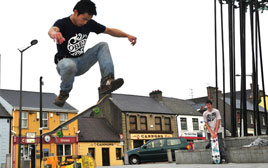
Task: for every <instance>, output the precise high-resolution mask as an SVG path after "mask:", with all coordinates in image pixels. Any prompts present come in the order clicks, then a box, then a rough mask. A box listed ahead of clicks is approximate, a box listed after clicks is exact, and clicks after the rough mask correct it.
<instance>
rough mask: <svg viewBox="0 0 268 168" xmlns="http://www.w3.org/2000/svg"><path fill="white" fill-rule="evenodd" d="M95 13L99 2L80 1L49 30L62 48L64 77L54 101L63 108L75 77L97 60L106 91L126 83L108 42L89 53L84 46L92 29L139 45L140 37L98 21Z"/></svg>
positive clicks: (102, 89)
mask: <svg viewBox="0 0 268 168" xmlns="http://www.w3.org/2000/svg"><path fill="white" fill-rule="evenodd" d="M93 15H97V12H96V6H95V4H94V3H93V2H92V1H90V0H80V1H79V2H78V3H77V4H76V5H75V7H74V9H73V14H72V15H71V16H69V17H65V18H63V19H59V20H57V21H56V22H55V23H54V25H53V26H52V27H51V28H50V30H49V32H48V34H49V36H50V38H52V39H53V40H54V41H56V44H57V50H58V52H57V53H56V55H55V59H54V62H55V63H56V64H57V71H58V73H59V75H60V76H61V84H60V94H59V96H57V97H56V99H55V101H54V104H55V105H57V106H60V107H62V106H63V105H64V103H65V101H66V100H67V98H68V97H69V93H70V91H71V90H72V87H73V83H74V78H75V76H79V75H82V74H84V73H85V72H87V71H88V70H89V69H90V68H91V67H92V66H93V65H94V64H95V63H96V62H98V63H99V66H100V71H101V77H102V78H101V82H100V92H101V93H102V94H107V93H111V92H113V91H114V90H116V89H118V88H120V87H121V86H122V85H123V83H124V81H123V79H122V78H119V79H115V78H114V66H113V61H112V57H111V54H110V51H109V47H108V44H107V43H105V42H101V43H98V44H97V45H95V46H93V47H92V48H89V49H88V50H87V51H86V52H84V47H85V44H86V41H87V38H88V35H89V33H90V32H94V33H96V34H99V33H105V34H109V35H111V36H114V37H126V38H128V40H129V41H130V42H131V44H132V45H135V44H136V40H137V38H136V37H135V36H132V35H130V34H127V33H125V32H123V31H121V30H118V29H115V28H108V27H106V26H104V25H102V24H100V23H97V22H96V21H95V20H93V19H92V18H93Z"/></svg>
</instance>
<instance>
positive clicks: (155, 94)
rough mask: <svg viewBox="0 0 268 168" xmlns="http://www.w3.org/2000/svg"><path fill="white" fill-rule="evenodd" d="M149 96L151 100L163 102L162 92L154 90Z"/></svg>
mask: <svg viewBox="0 0 268 168" xmlns="http://www.w3.org/2000/svg"><path fill="white" fill-rule="evenodd" d="M149 95H150V97H151V98H153V99H155V100H156V101H162V91H161V90H154V91H152V92H151V93H150V94H149Z"/></svg>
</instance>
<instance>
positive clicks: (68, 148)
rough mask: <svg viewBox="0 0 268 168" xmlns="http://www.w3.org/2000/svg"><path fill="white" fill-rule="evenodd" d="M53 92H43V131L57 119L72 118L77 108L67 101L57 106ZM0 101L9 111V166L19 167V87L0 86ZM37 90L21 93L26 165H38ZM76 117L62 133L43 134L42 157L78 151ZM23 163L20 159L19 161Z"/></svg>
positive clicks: (60, 120) (56, 122) (60, 121)
mask: <svg viewBox="0 0 268 168" xmlns="http://www.w3.org/2000/svg"><path fill="white" fill-rule="evenodd" d="M55 97H56V95H55V94H52V93H43V94H42V99H43V101H42V102H43V103H42V104H43V107H42V124H43V127H42V131H43V133H46V132H48V131H50V130H52V129H53V128H55V127H56V126H58V125H59V124H60V123H62V122H64V121H66V120H68V119H70V118H72V117H73V116H75V115H76V114H77V112H78V111H77V110H76V109H75V108H73V107H72V106H70V105H69V104H68V103H67V104H66V105H65V106H64V107H63V108H59V107H57V106H55V105H54V104H53V100H54V99H55ZM0 102H1V104H2V105H3V107H4V108H5V109H6V110H7V111H8V112H9V113H10V114H11V115H12V117H13V119H12V121H11V132H12V138H11V156H12V167H13V168H15V167H18V165H17V164H18V148H19V112H20V108H19V91H14V90H1V99H0ZM40 117H41V114H40V94H39V93H38V92H26V91H23V93H22V113H21V150H22V156H21V159H23V160H24V161H25V163H28V164H29V165H33V164H34V165H35V166H36V167H40V152H41V151H40V129H39V128H40V122H41V121H40ZM77 130H78V124H77V121H74V122H73V123H71V124H69V125H68V126H67V127H65V128H63V129H62V133H63V137H61V138H60V137H58V136H56V134H54V135H50V136H46V137H43V138H42V143H43V145H42V147H43V151H42V152H43V157H47V156H61V155H74V154H78V138H77ZM21 163H22V161H21Z"/></svg>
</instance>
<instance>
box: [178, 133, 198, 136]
mask: <svg viewBox="0 0 268 168" xmlns="http://www.w3.org/2000/svg"><path fill="white" fill-rule="evenodd" d="M181 136H184V137H197V133H196V132H184V133H182V135H181Z"/></svg>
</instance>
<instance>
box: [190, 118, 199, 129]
mask: <svg viewBox="0 0 268 168" xmlns="http://www.w3.org/2000/svg"><path fill="white" fill-rule="evenodd" d="M192 120H193V129H194V130H199V122H198V118H193V119H192Z"/></svg>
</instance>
